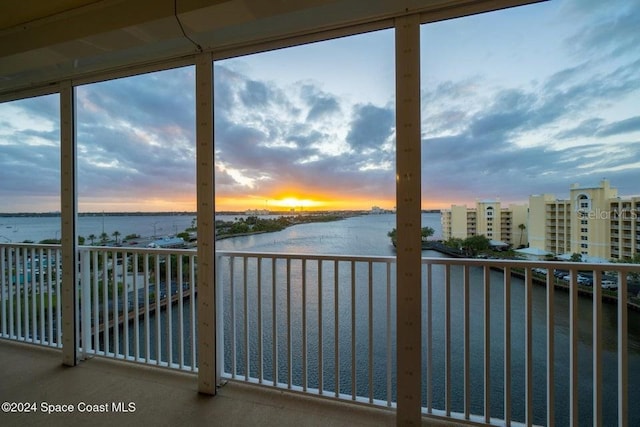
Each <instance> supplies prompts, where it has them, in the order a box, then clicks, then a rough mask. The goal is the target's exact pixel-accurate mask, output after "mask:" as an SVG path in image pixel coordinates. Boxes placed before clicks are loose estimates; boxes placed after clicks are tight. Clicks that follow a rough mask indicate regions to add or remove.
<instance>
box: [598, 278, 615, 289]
mask: <svg viewBox="0 0 640 427" xmlns="http://www.w3.org/2000/svg"><path fill="white" fill-rule="evenodd" d="M601 286H602V289H618V283H617V282H614V281H613V280H603V281H602V284H601Z"/></svg>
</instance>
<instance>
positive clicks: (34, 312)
mask: <svg viewBox="0 0 640 427" xmlns="http://www.w3.org/2000/svg"><path fill="white" fill-rule="evenodd" d="M29 253H30V254H31V255H30V256H31V277H30V280H29V283H30V284H31V288H30V290H29V294H30V298H31V313H30V315H31V334H30V340H31V342H36V341H37V333H38V308H37V306H36V302H37V297H36V295H37V294H36V283H37V282H36V250H35V248H31V250H30V251H29Z"/></svg>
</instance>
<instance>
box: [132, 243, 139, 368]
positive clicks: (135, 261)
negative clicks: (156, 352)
mask: <svg viewBox="0 0 640 427" xmlns="http://www.w3.org/2000/svg"><path fill="white" fill-rule="evenodd" d="M132 257H133V357H134V358H135V360H140V294H139V289H140V283H138V271H139V268H140V265H139V254H138V253H133V254H132Z"/></svg>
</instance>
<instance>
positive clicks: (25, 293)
mask: <svg viewBox="0 0 640 427" xmlns="http://www.w3.org/2000/svg"><path fill="white" fill-rule="evenodd" d="M28 259H29V249H27V248H23V251H22V289H21V292H22V304H21V309H22V315H23V318H22V321H23V327H24V330H23V335H22V339H23V340H25V341H28V340H29V336H30V331H29V283H30V282H31V280H29V279H30V276H31V274H29V268H28V265H27V262H28Z"/></svg>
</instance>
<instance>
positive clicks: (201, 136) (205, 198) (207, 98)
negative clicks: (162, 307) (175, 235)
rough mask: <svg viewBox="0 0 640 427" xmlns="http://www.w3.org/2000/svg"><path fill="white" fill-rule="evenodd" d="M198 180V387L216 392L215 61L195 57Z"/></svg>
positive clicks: (209, 55)
mask: <svg viewBox="0 0 640 427" xmlns="http://www.w3.org/2000/svg"><path fill="white" fill-rule="evenodd" d="M196 180H197V193H198V194H197V199H198V215H197V218H198V338H197V339H198V391H199V392H200V393H205V394H211V395H215V394H216V384H217V374H218V372H217V366H216V333H217V332H216V315H215V313H216V310H215V307H216V305H215V300H216V298H215V287H216V283H215V277H216V274H215V221H214V215H215V203H214V197H215V195H214V191H215V190H214V149H213V61H212V58H211V54H210V53H202V54H199V55H198V56H197V58H196Z"/></svg>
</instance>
